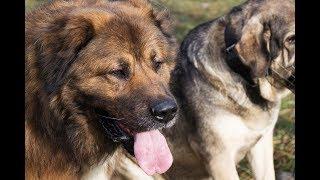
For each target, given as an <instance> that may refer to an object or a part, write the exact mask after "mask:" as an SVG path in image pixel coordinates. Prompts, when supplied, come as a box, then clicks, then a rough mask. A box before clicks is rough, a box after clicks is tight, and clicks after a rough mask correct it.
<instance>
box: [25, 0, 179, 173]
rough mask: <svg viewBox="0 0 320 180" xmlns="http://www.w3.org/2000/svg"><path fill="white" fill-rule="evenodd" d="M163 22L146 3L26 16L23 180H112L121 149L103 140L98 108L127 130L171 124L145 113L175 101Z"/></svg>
mask: <svg viewBox="0 0 320 180" xmlns="http://www.w3.org/2000/svg"><path fill="white" fill-rule="evenodd" d="M169 23H170V19H169V16H168V14H167V13H165V12H160V11H156V10H153V8H152V7H151V5H150V3H149V2H147V1H146V0H127V1H110V2H108V1H104V0H101V1H98V0H83V1H82V0H70V1H67V0H65V1H63V0H56V1H51V2H50V3H46V4H44V5H42V6H40V7H39V8H37V9H35V10H34V11H32V12H30V13H28V14H27V15H26V39H25V40H26V50H25V51H26V70H25V76H26V80H25V85H26V93H25V96H26V97H25V98H26V103H25V108H26V111H25V116H26V119H25V130H26V133H25V138H26V140H25V146H26V151H25V153H26V159H25V167H26V171H25V175H26V178H27V179H80V178H84V179H90V178H94V179H97V178H99V177H100V178H106V177H108V175H111V174H112V172H113V169H114V167H115V166H116V163H117V162H118V161H117V159H119V156H120V154H122V148H118V147H120V146H119V145H120V144H119V143H114V142H113V141H111V140H109V139H108V137H106V136H105V134H104V131H103V128H102V127H101V125H100V124H99V123H98V121H97V119H96V118H97V117H96V114H95V112H94V109H96V108H99V109H103V110H104V111H106V112H108V114H109V115H110V116H111V117H112V118H115V119H118V120H119V121H121V124H122V125H124V126H125V127H127V128H128V129H129V130H131V131H136V132H139V131H145V130H150V129H158V128H162V127H165V126H169V125H172V124H173V121H171V122H170V123H168V124H164V123H161V122H157V121H156V120H155V119H154V117H152V116H151V115H150V112H149V111H150V110H149V108H150V107H149V105H150V104H152V103H155V102H157V101H159V100H162V99H168V98H173V96H172V94H171V93H170V92H169V79H170V72H171V70H172V69H173V67H174V64H175V56H176V54H175V52H176V49H175V48H176V42H175V39H174V38H173V37H172V36H171V26H170V24H169Z"/></svg>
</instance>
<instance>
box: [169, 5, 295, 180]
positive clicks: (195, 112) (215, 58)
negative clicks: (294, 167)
mask: <svg viewBox="0 0 320 180" xmlns="http://www.w3.org/2000/svg"><path fill="white" fill-rule="evenodd" d="M294 17H295V15H294V4H293V2H292V1H289V0H285V1H277V0H260V1H258V0H249V1H247V2H245V3H244V4H242V5H240V6H237V7H235V8H233V9H232V10H231V11H230V12H229V13H228V14H227V15H225V16H222V17H220V18H217V19H215V20H213V21H210V22H207V23H204V24H202V25H200V26H198V27H197V28H195V29H194V30H192V31H191V32H190V33H189V34H188V35H187V37H186V38H185V40H184V42H183V43H182V45H181V48H180V56H179V58H180V61H179V64H178V66H177V70H176V71H175V72H176V74H175V75H174V76H173V77H174V78H175V79H174V80H173V81H174V82H175V83H173V84H174V85H175V86H174V87H173V89H174V91H175V96H176V97H177V98H178V101H179V103H180V108H181V112H183V113H181V114H180V115H181V117H179V120H178V121H177V124H176V125H175V126H174V127H173V129H172V130H169V131H168V134H167V137H168V141H169V142H170V144H171V147H170V148H171V149H172V151H173V154H174V164H173V166H172V168H171V169H169V171H167V172H168V173H167V177H169V179H171V178H174V177H185V178H183V179H201V178H203V179H207V178H214V179H216V180H227V179H228V180H235V179H239V177H238V174H237V171H236V164H237V163H238V162H239V161H240V160H241V159H243V158H244V157H245V156H246V155H247V157H248V159H249V162H250V165H251V167H252V170H253V175H254V178H255V179H258V180H262V179H264V180H272V179H275V175H274V174H275V173H274V167H273V147H272V146H273V145H272V135H273V129H274V126H275V123H276V121H277V118H278V113H279V109H280V104H281V98H282V97H283V96H285V95H286V94H288V90H287V89H286V88H285V86H283V85H282V83H281V82H280V80H279V78H278V75H281V76H282V77H283V78H284V79H287V78H289V77H290V76H294V68H292V67H293V66H294V58H295V57H294V54H295V49H294V34H295V29H294V27H295V20H294ZM229 42H232V43H234V48H235V51H236V53H237V55H238V57H239V59H238V60H237V59H234V58H233V59H232V58H231V59H230V58H228V57H227V56H228V54H227V53H226V49H227V48H228V46H230V45H231V44H232V43H229ZM226 43H229V45H226ZM228 61H239V62H240V63H241V64H242V66H235V67H232V66H231V65H230V64H232V63H233V62H228ZM280 66H283V67H285V68H286V69H283V68H281V67H280ZM240 68H243V69H244V70H243V71H248V72H247V74H248V77H246V78H245V77H244V75H245V74H244V73H238V72H237V71H239V69H240ZM269 71H271V73H270V72H269ZM239 72H240V71H239ZM248 79H250V81H251V82H250V81H248ZM252 82H253V83H254V84H252Z"/></svg>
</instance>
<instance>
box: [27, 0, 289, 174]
mask: <svg viewBox="0 0 320 180" xmlns="http://www.w3.org/2000/svg"><path fill="white" fill-rule="evenodd" d="M46 1H48V0H26V1H25V8H26V12H28V11H30V10H32V9H33V8H35V7H36V6H38V5H39V4H41V3H43V2H46ZM153 1H155V0H153ZM242 2H244V0H158V1H157V2H155V3H156V4H161V5H163V6H165V7H167V8H168V9H169V10H170V11H171V12H172V15H173V18H174V19H175V26H176V30H175V34H176V37H177V38H178V40H179V42H181V41H182V40H183V37H185V35H186V34H187V33H188V32H189V31H190V30H191V29H193V28H194V27H196V26H197V25H199V24H201V23H203V22H205V21H208V20H212V19H214V18H216V17H219V16H221V15H223V14H225V13H227V12H228V11H229V10H230V9H231V7H233V6H236V5H238V4H240V3H242ZM294 127H295V101H294V95H289V96H288V97H286V98H284V99H283V101H282V105H281V112H280V115H279V121H278V123H277V125H276V129H275V132H274V150H275V151H274V160H275V169H276V172H277V173H281V174H282V175H284V176H285V175H286V172H288V173H294V167H295V131H294V130H295V129H294ZM238 172H239V174H240V177H241V179H243V180H251V179H253V178H252V176H251V171H250V168H249V166H248V164H247V161H246V160H243V161H242V162H241V163H240V164H239V166H238Z"/></svg>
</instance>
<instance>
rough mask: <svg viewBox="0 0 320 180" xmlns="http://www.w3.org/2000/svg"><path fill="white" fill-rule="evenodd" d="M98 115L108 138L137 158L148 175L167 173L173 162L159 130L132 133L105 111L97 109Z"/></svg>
mask: <svg viewBox="0 0 320 180" xmlns="http://www.w3.org/2000/svg"><path fill="white" fill-rule="evenodd" d="M96 114H97V115H98V120H99V122H100V124H101V125H102V127H103V129H104V132H105V134H106V136H107V137H108V138H110V139H112V140H113V141H114V142H120V143H122V144H123V146H124V148H125V149H126V150H127V151H128V152H129V153H130V154H131V155H133V156H135V158H136V160H137V162H138V164H139V166H140V167H141V168H142V169H143V171H144V172H145V173H146V174H148V175H153V174H155V173H159V174H162V173H164V172H166V171H167V170H168V169H169V168H170V166H171V164H172V161H173V158H172V154H171V152H170V149H169V147H168V144H167V142H166V139H165V137H164V136H163V135H162V134H161V133H160V131H159V130H150V131H145V132H132V131H130V130H129V128H127V127H125V126H124V125H123V124H121V123H120V122H119V119H116V118H112V117H109V114H108V113H107V112H105V111H104V110H101V109H97V110H96Z"/></svg>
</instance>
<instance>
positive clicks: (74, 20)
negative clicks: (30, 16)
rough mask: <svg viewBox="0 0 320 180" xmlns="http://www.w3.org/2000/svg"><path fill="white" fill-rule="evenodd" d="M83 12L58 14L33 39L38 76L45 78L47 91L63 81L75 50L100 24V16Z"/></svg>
mask: <svg viewBox="0 0 320 180" xmlns="http://www.w3.org/2000/svg"><path fill="white" fill-rule="evenodd" d="M85 13H88V14H87V15H86V16H83V12H79V13H75V14H72V15H68V16H63V17H60V18H58V19H56V20H54V22H51V23H49V25H48V26H47V27H44V28H43V29H44V30H43V31H42V34H41V35H39V37H41V38H39V39H38V41H37V42H36V44H35V45H36V48H37V51H38V53H37V54H38V55H39V56H38V61H37V63H38V67H39V71H40V73H41V74H40V76H41V77H44V78H43V79H45V80H46V82H44V85H45V89H46V90H47V92H48V93H52V92H54V91H56V90H57V89H58V88H59V87H60V86H61V84H63V82H64V81H65V78H66V76H67V72H68V69H69V68H70V67H71V65H72V63H73V62H74V61H75V59H76V58H77V56H78V54H79V52H80V51H81V50H82V49H83V48H84V47H85V46H86V45H87V44H88V43H89V42H90V40H91V39H92V38H93V37H94V36H95V34H96V32H97V31H98V30H99V27H100V26H101V25H102V24H103V22H104V21H103V19H102V17H101V16H99V15H96V14H91V15H90V12H89V11H87V12H85Z"/></svg>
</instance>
